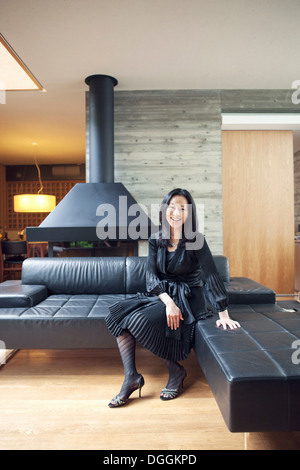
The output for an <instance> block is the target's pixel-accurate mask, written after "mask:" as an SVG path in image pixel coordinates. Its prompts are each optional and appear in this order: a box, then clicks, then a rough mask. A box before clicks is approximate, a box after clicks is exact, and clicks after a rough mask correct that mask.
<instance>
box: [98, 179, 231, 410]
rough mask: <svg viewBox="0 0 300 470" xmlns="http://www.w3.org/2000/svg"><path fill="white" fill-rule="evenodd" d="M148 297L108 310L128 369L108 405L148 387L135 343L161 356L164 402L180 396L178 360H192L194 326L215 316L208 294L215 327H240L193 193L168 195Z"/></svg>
mask: <svg viewBox="0 0 300 470" xmlns="http://www.w3.org/2000/svg"><path fill="white" fill-rule="evenodd" d="M146 289H147V292H146V293H142V294H141V293H139V294H137V295H136V296H134V297H131V298H129V299H127V300H124V301H121V302H118V303H116V304H114V305H112V306H111V307H110V313H109V315H108V316H107V318H106V322H107V326H108V328H109V330H110V331H111V333H112V334H113V335H114V336H116V337H117V343H118V346H119V350H120V354H121V358H122V361H123V365H124V372H125V380H124V382H123V385H122V388H121V391H120V393H119V394H118V395H116V396H115V397H114V398H113V399H112V400H111V402H110V403H109V406H110V407H111V408H115V407H118V406H122V405H125V403H126V402H127V400H128V398H129V396H130V395H131V394H132V393H133V392H134V391H135V390H139V392H141V388H142V387H143V385H144V378H143V376H142V375H141V374H139V373H138V372H137V370H136V366H135V344H136V340H137V341H139V343H140V344H141V345H142V346H144V347H145V348H147V349H148V350H149V351H151V352H152V353H153V354H155V355H156V356H158V357H160V358H161V359H162V360H163V362H164V364H165V365H166V367H167V368H168V371H169V381H168V384H167V386H166V387H165V388H164V389H163V390H162V392H161V395H160V398H161V399H162V400H172V399H174V398H176V397H178V395H179V392H180V390H181V388H182V387H183V381H184V379H185V377H186V371H185V369H184V367H183V366H182V365H180V364H179V363H178V361H181V360H184V359H186V358H187V357H188V356H189V353H190V350H191V348H192V346H193V336H194V328H195V324H196V322H197V321H198V320H200V319H205V318H207V317H208V316H211V315H212V312H211V310H210V309H209V307H208V304H207V303H206V301H205V296H207V298H208V299H209V301H210V302H211V303H212V305H213V306H214V307H215V309H216V310H217V311H218V312H219V316H220V319H219V320H218V321H217V326H222V327H223V328H227V327H229V328H231V329H235V328H237V327H239V324H238V323H237V322H234V321H232V320H231V319H230V318H229V316H228V312H227V305H228V295H227V292H226V289H225V287H224V285H223V283H222V281H221V279H220V277H219V275H218V272H217V269H216V266H215V263H214V261H213V257H212V255H211V252H210V250H209V248H208V245H207V243H206V240H205V239H204V236H203V235H202V234H200V233H199V232H198V231H197V216H196V206H195V203H194V200H193V198H192V196H191V195H190V193H189V192H188V191H186V190H184V189H181V188H177V189H174V190H173V191H170V192H169V193H168V194H167V195H166V196H165V198H164V199H163V201H162V204H161V208H160V229H159V232H158V233H156V234H154V235H152V237H150V239H149V253H148V263H147V272H146Z"/></svg>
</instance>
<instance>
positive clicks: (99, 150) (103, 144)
mask: <svg viewBox="0 0 300 470" xmlns="http://www.w3.org/2000/svg"><path fill="white" fill-rule="evenodd" d="M85 83H86V84H87V85H88V86H89V182H90V183H113V182H114V87H115V86H116V85H117V83H118V81H117V80H116V79H115V78H114V77H111V76H109V75H90V76H89V77H87V78H86V79H85Z"/></svg>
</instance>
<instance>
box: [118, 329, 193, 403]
mask: <svg viewBox="0 0 300 470" xmlns="http://www.w3.org/2000/svg"><path fill="white" fill-rule="evenodd" d="M117 343H118V347H119V351H120V355H121V358H122V362H123V367H124V374H125V379H124V382H123V385H122V387H121V390H120V393H119V395H120V397H121V398H123V399H126V398H127V397H128V395H129V394H130V393H131V390H132V389H134V388H136V386H137V381H138V372H137V370H136V365H135V346H136V340H135V338H134V337H133V336H132V334H131V333H130V332H129V331H124V333H123V335H122V336H118V337H117ZM162 361H163V363H164V364H165V366H166V367H167V369H168V371H169V381H168V384H167V388H169V389H178V388H179V386H180V385H181V383H182V380H183V379H184V375H185V370H184V368H183V367H182V366H181V365H180V364H178V362H173V361H169V360H167V359H162Z"/></svg>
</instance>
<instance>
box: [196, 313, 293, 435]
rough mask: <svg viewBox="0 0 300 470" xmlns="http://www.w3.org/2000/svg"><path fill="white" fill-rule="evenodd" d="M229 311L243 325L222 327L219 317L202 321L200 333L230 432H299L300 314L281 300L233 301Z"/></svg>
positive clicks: (199, 349)
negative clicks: (284, 306) (279, 302)
mask: <svg viewBox="0 0 300 470" xmlns="http://www.w3.org/2000/svg"><path fill="white" fill-rule="evenodd" d="M229 313H230V316H231V317H232V318H233V319H234V320H237V321H239V322H240V324H241V328H240V329H238V330H223V329H220V328H217V327H216V324H215V321H216V317H215V318H214V317H213V318H210V319H207V320H205V321H202V322H198V324H197V327H196V335H195V352H196V356H197V359H198V362H199V364H200V367H201V369H202V370H203V373H204V375H205V376H206V379H207V381H208V384H209V386H210V387H211V390H212V392H213V394H214V396H215V399H216V401H217V403H218V406H219V408H220V411H221V413H222V415H223V418H224V420H225V422H226V424H227V426H228V428H229V430H230V431H232V432H264V431H299V430H300V400H299V397H300V365H298V364H296V363H293V362H297V361H295V360H294V361H293V360H292V356H293V354H294V358H295V353H296V352H297V351H296V350H295V349H293V343H294V341H297V340H299V338H300V315H299V313H297V312H289V311H286V310H284V309H282V308H280V307H279V306H278V305H276V304H255V305H233V306H231V307H230V308H229ZM296 345H297V344H296ZM294 346H295V345H294ZM298 347H299V346H298ZM299 356H300V355H299Z"/></svg>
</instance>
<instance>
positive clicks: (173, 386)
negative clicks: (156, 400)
mask: <svg viewBox="0 0 300 470" xmlns="http://www.w3.org/2000/svg"><path fill="white" fill-rule="evenodd" d="M162 361H163V363H164V364H165V366H166V367H167V369H168V371H169V381H168V383H167V386H166V388H165V389H163V390H162V393H161V398H171V397H170V394H168V390H169V391H174V392H179V390H180V387H182V386H183V381H184V379H185V377H186V370H185V368H184V367H183V366H182V365H180V364H178V362H173V361H169V360H167V359H162ZM175 395H176V396H177V395H178V393H177V394H176V393H175ZM175 395H174V396H173V397H172V398H175V397H176V396H175Z"/></svg>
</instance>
